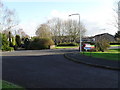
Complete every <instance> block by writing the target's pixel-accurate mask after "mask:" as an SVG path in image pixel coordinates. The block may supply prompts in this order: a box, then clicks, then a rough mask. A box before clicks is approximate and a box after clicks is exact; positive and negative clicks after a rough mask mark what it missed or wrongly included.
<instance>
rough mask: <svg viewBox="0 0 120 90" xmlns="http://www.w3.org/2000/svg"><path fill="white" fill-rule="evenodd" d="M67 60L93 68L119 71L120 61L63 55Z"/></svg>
mask: <svg viewBox="0 0 120 90" xmlns="http://www.w3.org/2000/svg"><path fill="white" fill-rule="evenodd" d="M64 56H65V57H66V58H67V59H69V60H72V61H74V62H77V63H82V64H86V65H90V66H94V67H99V68H106V69H112V70H120V61H113V60H105V59H100V58H93V57H90V56H85V55H81V54H80V53H66V54H65V55H64ZM119 57H120V56H119V55H118V59H119Z"/></svg>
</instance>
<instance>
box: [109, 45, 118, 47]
mask: <svg viewBox="0 0 120 90" xmlns="http://www.w3.org/2000/svg"><path fill="white" fill-rule="evenodd" d="M110 46H111V47H112V46H120V45H110Z"/></svg>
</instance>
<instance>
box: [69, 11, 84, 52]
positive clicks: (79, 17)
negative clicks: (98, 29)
mask: <svg viewBox="0 0 120 90" xmlns="http://www.w3.org/2000/svg"><path fill="white" fill-rule="evenodd" d="M72 15H78V16H79V28H80V14H79V13H76V14H70V15H69V16H72ZM80 52H82V49H81V30H80Z"/></svg>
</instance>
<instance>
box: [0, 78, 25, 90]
mask: <svg viewBox="0 0 120 90" xmlns="http://www.w3.org/2000/svg"><path fill="white" fill-rule="evenodd" d="M0 83H2V88H3V89H7V88H8V89H10V88H19V89H20V90H25V89H24V88H23V87H20V86H18V85H15V84H13V83H10V82H7V81H4V80H2V81H0Z"/></svg>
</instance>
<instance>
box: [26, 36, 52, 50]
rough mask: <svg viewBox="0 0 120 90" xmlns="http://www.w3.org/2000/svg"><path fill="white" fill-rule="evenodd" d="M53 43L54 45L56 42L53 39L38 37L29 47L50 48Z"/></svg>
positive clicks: (33, 48)
mask: <svg viewBox="0 0 120 90" xmlns="http://www.w3.org/2000/svg"><path fill="white" fill-rule="evenodd" d="M51 45H54V42H53V41H52V40H51V39H49V38H38V37H37V38H35V39H34V40H33V41H31V42H30V44H29V47H28V49H32V50H41V49H49V48H50V46H51Z"/></svg>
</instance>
